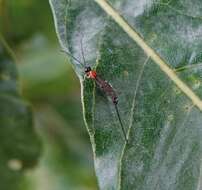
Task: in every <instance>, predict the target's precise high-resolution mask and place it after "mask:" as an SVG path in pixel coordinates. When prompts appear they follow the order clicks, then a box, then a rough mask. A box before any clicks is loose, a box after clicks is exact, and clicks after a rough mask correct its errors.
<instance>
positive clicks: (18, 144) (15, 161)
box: [0, 44, 41, 190]
mask: <svg viewBox="0 0 202 190" xmlns="http://www.w3.org/2000/svg"><path fill="white" fill-rule="evenodd" d="M0 105H1V106H0V126H1V127H0V134H1V135H0V170H1V173H0V179H1V189H8V190H12V189H13V190H14V189H15V190H18V189H21V188H22V184H23V180H24V171H25V170H27V169H31V168H33V167H34V166H35V165H36V163H37V160H38V157H39V155H40V150H41V149H40V148H41V147H40V145H41V144H40V141H39V139H38V136H37V135H36V133H35V131H34V128H33V118H32V111H31V107H30V105H29V104H28V103H27V102H25V101H24V100H23V99H22V98H21V96H20V92H19V84H18V79H17V73H16V67H15V65H14V64H13V62H12V61H11V59H10V57H9V55H7V53H5V51H4V48H3V46H2V44H0Z"/></svg>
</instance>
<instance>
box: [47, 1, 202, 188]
mask: <svg viewBox="0 0 202 190" xmlns="http://www.w3.org/2000/svg"><path fill="white" fill-rule="evenodd" d="M96 1H97V2H102V0H99V1H98V0H96ZM110 3H111V5H112V7H114V8H116V10H117V12H118V13H119V14H122V16H123V17H124V18H125V20H126V22H127V23H128V24H129V25H131V26H132V27H133V28H134V29H135V31H137V32H138V33H139V36H141V37H142V39H143V41H142V42H141V43H144V44H147V45H148V47H149V46H150V47H151V48H152V51H153V52H154V54H155V55H158V56H160V57H161V58H162V60H163V63H164V64H167V65H169V66H170V67H171V68H172V69H173V71H177V76H176V77H177V80H179V81H184V82H185V84H186V85H188V86H189V87H190V92H191V93H193V94H194V95H198V96H199V97H202V85H201V83H202V75H201V73H202V68H201V64H200V63H201V61H202V54H201V48H202V37H201V36H202V32H201V31H202V30H201V28H202V19H201V18H202V14H201V11H200V10H201V8H202V3H201V1H199V0H195V1H194V2H192V3H191V2H190V1H188V0H183V1H182V0H180V1H179V0H178V1H177V0H172V1H137V0H134V1H127V0H125V1H123V0H122V1H121V0H116V1H114V0H113V1H112V0H111V1H110ZM190 3H191V5H190ZM50 4H51V7H52V11H53V15H54V20H55V25H56V31H57V34H58V37H59V41H60V44H61V46H62V48H63V49H65V50H69V51H70V52H71V53H72V54H73V55H74V56H75V57H77V58H78V59H80V60H82V56H81V55H82V54H81V41H82V44H83V47H84V54H85V59H86V61H87V63H88V65H90V66H92V67H93V68H94V69H96V70H97V73H98V74H99V75H100V76H101V77H102V78H103V79H105V80H107V81H109V82H110V83H111V84H112V86H113V87H114V88H115V89H116V91H117V93H118V95H119V104H118V107H119V110H120V115H121V118H122V120H123V123H124V126H125V128H127V133H128V139H129V143H128V144H125V142H124V139H123V134H122V132H121V130H120V127H119V126H120V124H119V122H118V119H117V115H116V112H115V109H114V106H113V104H112V103H111V102H110V101H109V100H108V99H107V98H106V97H105V96H104V95H103V93H102V92H101V91H100V90H99V89H98V88H97V87H96V85H95V84H94V82H93V81H90V80H87V79H86V80H83V76H84V72H83V67H82V66H81V65H80V64H78V63H76V62H74V61H73V60H72V64H73V65H74V68H75V70H76V72H77V74H78V76H79V78H80V79H81V84H82V86H83V92H82V95H83V105H84V116H85V121H86V124H87V129H88V131H89V134H90V137H91V142H92V147H93V152H94V160H95V170H96V175H97V178H98V183H99V187H100V189H103V190H106V189H107V190H108V189H109V190H112V189H123V190H130V189H141V190H142V189H144V190H151V189H152V190H153V189H155V190H162V189H163V190H164V189H165V190H168V189H172V190H180V189H183V190H196V189H200V188H201V186H200V180H201V179H200V178H201V173H200V168H201V150H202V149H201V135H202V130H201V123H202V116H201V112H200V110H199V109H198V107H200V106H198V107H197V106H195V104H193V102H192V101H191V99H192V98H191V96H190V95H189V93H187V94H186V95H185V94H184V93H183V92H184V91H182V90H183V89H180V88H178V87H177V86H176V84H175V81H174V80H173V79H172V77H171V76H170V75H169V74H167V75H166V74H165V72H164V70H163V69H162V68H161V67H159V66H157V65H156V64H157V62H156V61H155V59H153V58H152V59H151V58H150V57H148V55H149V53H148V52H147V51H145V49H144V51H143V49H142V48H143V47H142V46H141V45H142V44H140V43H135V42H134V41H133V40H132V39H131V38H130V37H129V35H128V34H127V33H126V32H124V31H123V29H124V30H125V31H127V30H126V28H124V26H123V27H122V28H121V27H120V26H119V25H117V24H116V23H115V21H114V19H115V20H116V17H115V16H114V17H109V16H108V15H107V14H106V13H105V12H104V11H103V10H102V9H101V8H100V7H99V6H98V4H97V3H95V1H93V0H86V1H79V0H74V1H66V0H50ZM105 11H106V10H105ZM108 13H109V12H108ZM150 56H151V55H150ZM153 60H154V61H153ZM171 79H172V80H173V81H174V82H173V81H172V80H171ZM199 101H200V100H199Z"/></svg>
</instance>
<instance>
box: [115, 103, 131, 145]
mask: <svg viewBox="0 0 202 190" xmlns="http://www.w3.org/2000/svg"><path fill="white" fill-rule="evenodd" d="M114 107H115V110H116V114H117V117H118V120H119V123H120V125H121V130H122V132H123V136H124V139H125V142H126V143H127V144H128V139H127V136H126V131H125V128H124V126H123V123H122V120H121V116H120V114H119V109H118V105H117V104H114Z"/></svg>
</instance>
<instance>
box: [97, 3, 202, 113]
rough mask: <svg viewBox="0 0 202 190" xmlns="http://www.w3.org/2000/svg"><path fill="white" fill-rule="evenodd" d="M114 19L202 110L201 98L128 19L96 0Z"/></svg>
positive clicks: (107, 4) (108, 5) (106, 4)
mask: <svg viewBox="0 0 202 190" xmlns="http://www.w3.org/2000/svg"><path fill="white" fill-rule="evenodd" d="M94 1H95V2H96V3H97V4H98V5H99V6H100V7H101V8H102V9H103V10H104V11H105V12H106V13H107V14H108V15H110V16H111V17H112V19H113V20H114V21H115V22H116V23H117V24H118V25H119V26H120V27H121V28H122V29H123V30H124V31H125V32H126V33H127V34H128V36H129V37H131V38H132V40H133V41H135V42H136V43H137V44H138V45H139V46H140V47H141V48H142V49H143V50H144V52H145V53H146V54H147V55H148V57H151V59H152V60H153V61H154V63H156V64H157V65H158V66H159V67H160V69H161V70H162V71H163V72H164V73H165V74H166V75H167V76H168V77H169V78H170V79H171V80H172V81H173V82H174V83H175V85H176V86H178V88H179V89H180V90H181V91H182V92H183V93H184V94H185V95H186V96H187V97H188V98H189V99H191V101H192V102H193V104H194V105H195V106H196V107H198V109H199V110H200V111H202V101H201V99H200V98H199V97H198V96H197V95H196V94H195V93H194V92H193V91H192V89H191V88H190V87H188V85H187V84H186V83H184V82H183V81H182V80H181V79H180V78H179V77H178V76H177V74H176V73H175V71H174V70H173V69H171V68H170V67H169V66H168V64H167V63H166V62H165V61H164V60H163V59H162V58H161V57H160V55H158V54H157V53H156V52H155V51H154V50H153V49H152V48H151V47H150V46H149V45H148V44H147V43H146V42H145V41H144V40H143V39H142V38H141V37H140V35H139V34H138V33H137V32H136V31H135V29H134V28H132V27H131V26H130V25H129V24H128V23H127V22H126V20H125V19H124V18H123V17H122V16H120V14H119V13H118V12H117V11H116V10H115V9H114V8H113V7H112V6H111V5H110V4H109V3H108V2H107V1H106V0H94Z"/></svg>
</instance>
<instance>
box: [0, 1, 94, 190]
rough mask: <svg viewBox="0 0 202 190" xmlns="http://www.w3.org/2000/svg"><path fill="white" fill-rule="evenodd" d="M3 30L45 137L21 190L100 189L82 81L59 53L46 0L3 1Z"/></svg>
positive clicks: (0, 30) (24, 93)
mask: <svg viewBox="0 0 202 190" xmlns="http://www.w3.org/2000/svg"><path fill="white" fill-rule="evenodd" d="M0 33H1V35H2V36H3V38H4V39H5V40H6V42H7V43H8V44H9V46H10V47H11V49H12V50H13V52H12V51H11V52H9V53H10V56H11V57H13V59H14V61H15V63H16V65H17V70H18V80H19V81H20V90H21V92H22V96H23V98H24V99H25V100H27V101H28V102H30V103H31V105H32V110H33V117H34V124H35V129H36V131H37V133H38V135H39V136H40V139H41V141H42V151H41V155H40V159H39V162H38V164H37V165H36V166H35V167H34V168H32V169H29V170H26V171H25V176H26V177H25V179H24V180H23V184H22V187H21V189H22V190H56V189H57V190H67V189H70V190H80V189H81V190H94V189H97V185H96V179H95V174H94V171H93V159H92V150H91V146H90V142H89V137H88V134H87V132H86V129H85V126H84V122H83V117H82V108H81V101H80V85H79V80H78V79H77V77H76V75H75V73H74V72H73V70H72V67H71V65H70V64H68V62H67V59H66V57H65V55H64V54H62V53H61V52H60V48H59V45H58V40H57V38H56V34H55V30H54V23H53V19H52V14H51V10H50V7H49V3H48V0H46V1H41V0H29V1H28V0H18V1H13V0H0ZM1 56H3V55H1ZM1 172H3V171H1ZM0 189H2V187H1V183H0Z"/></svg>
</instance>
